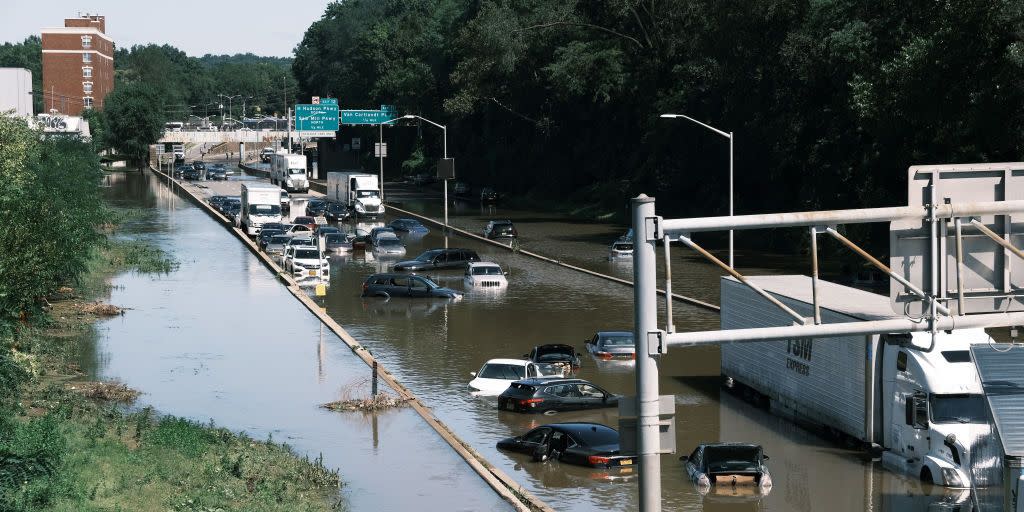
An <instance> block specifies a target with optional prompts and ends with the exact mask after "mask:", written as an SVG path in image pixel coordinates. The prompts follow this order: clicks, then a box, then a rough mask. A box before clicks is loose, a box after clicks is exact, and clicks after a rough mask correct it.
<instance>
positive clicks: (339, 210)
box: [324, 203, 352, 222]
mask: <svg viewBox="0 0 1024 512" xmlns="http://www.w3.org/2000/svg"><path fill="white" fill-rule="evenodd" d="M351 216H352V212H350V211H349V209H348V207H347V206H345V205H343V204H341V203H327V207H326V208H324V218H325V219H327V222H341V221H343V220H348V218H349V217H351Z"/></svg>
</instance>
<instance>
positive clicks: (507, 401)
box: [498, 379, 619, 413]
mask: <svg viewBox="0 0 1024 512" xmlns="http://www.w3.org/2000/svg"><path fill="white" fill-rule="evenodd" d="M618 405H619V396H618V395H615V394H612V393H609V392H607V391H605V390H604V389H601V388H599V387H597V386H596V385H594V384H593V383H590V382H587V381H585V380H583V379H523V380H519V381H516V382H513V383H512V384H511V385H509V387H508V389H506V390H505V391H504V392H502V393H501V395H499V396H498V409H500V410H503V411H514V412H526V413H532V412H542V413H543V412H557V411H579V410H583V409H600V408H603V407H617V406H618Z"/></svg>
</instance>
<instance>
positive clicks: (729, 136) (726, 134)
mask: <svg viewBox="0 0 1024 512" xmlns="http://www.w3.org/2000/svg"><path fill="white" fill-rule="evenodd" d="M661 117H663V118H665V119H675V118H677V117H681V118H683V119H686V120H687V121H692V122H694V123H697V124H699V125H701V126H703V127H704V128H707V129H708V130H711V131H713V132H715V133H717V134H719V135H721V136H722V137H725V138H727V139H729V216H730V217H732V213H733V212H732V202H733V195H732V169H733V151H732V141H733V137H732V132H723V131H722V130H719V129H718V128H715V127H714V126H711V125H708V124H705V123H702V122H700V121H698V120H696V119H694V118H692V117H690V116H686V115H683V114H662V115H661ZM729 268H734V267H733V238H732V230H731V229H730V230H729Z"/></svg>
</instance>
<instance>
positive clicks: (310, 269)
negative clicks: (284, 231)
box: [284, 245, 331, 278]
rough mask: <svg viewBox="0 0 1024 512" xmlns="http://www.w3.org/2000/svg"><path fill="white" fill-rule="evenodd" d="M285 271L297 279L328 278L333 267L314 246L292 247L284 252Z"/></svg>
mask: <svg viewBox="0 0 1024 512" xmlns="http://www.w3.org/2000/svg"><path fill="white" fill-rule="evenodd" d="M284 270H285V271H286V272H291V273H292V275H293V276H295V277H296V278H306V277H328V276H329V275H330V272H331V265H330V263H329V262H328V261H327V258H324V255H323V253H321V252H320V249H318V248H316V247H315V246H312V245H291V246H288V247H287V248H286V249H285V252H284Z"/></svg>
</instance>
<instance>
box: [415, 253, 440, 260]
mask: <svg viewBox="0 0 1024 512" xmlns="http://www.w3.org/2000/svg"><path fill="white" fill-rule="evenodd" d="M438 254H441V251H427V252H425V253H423V254H420V255H419V256H416V261H426V262H431V261H434V256H437V255H438Z"/></svg>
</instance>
